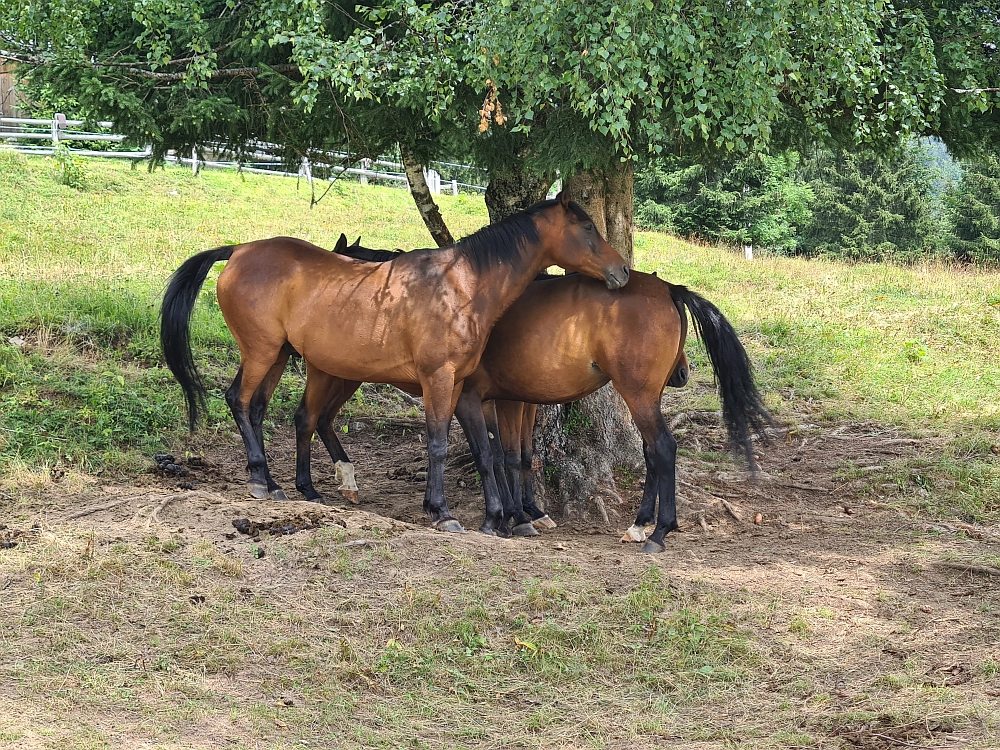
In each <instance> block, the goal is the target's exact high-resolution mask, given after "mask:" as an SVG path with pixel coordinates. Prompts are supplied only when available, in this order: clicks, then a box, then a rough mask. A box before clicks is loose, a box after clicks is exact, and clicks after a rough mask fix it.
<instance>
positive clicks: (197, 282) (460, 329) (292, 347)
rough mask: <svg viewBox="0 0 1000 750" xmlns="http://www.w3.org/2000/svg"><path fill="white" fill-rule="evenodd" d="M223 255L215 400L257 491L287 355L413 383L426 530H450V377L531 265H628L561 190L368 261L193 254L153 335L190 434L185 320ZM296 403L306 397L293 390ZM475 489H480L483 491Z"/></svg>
mask: <svg viewBox="0 0 1000 750" xmlns="http://www.w3.org/2000/svg"><path fill="white" fill-rule="evenodd" d="M218 261H228V263H227V265H226V267H225V268H224V269H223V271H222V273H221V274H220V275H219V279H218V281H217V283H216V292H217V296H218V301H219V308H220V309H221V310H222V315H223V317H224V318H225V321H226V325H227V326H228V327H229V330H230V332H231V333H232V334H233V337H234V338H235V339H236V343H237V344H238V346H239V349H240V367H239V371H238V372H237V373H236V378H235V379H234V380H233V383H232V385H231V386H230V388H229V390H227V391H226V401H227V402H228V404H229V407H230V409H231V411H232V414H233V418H234V419H235V421H236V424H237V426H238V427H239V430H240V435H241V436H242V438H243V443H244V446H245V448H246V453H247V468H248V470H249V473H250V478H249V481H248V488H249V491H250V494H251V495H252V496H253V497H255V498H258V499H261V498H265V497H268V496H270V497H271V498H272V499H276V500H280V499H287V498H286V496H285V494H284V492H283V491H282V490H281V488H280V487H279V486H278V484H277V483H276V482H275V481H274V479H273V478H272V477H271V473H270V471H269V469H268V466H267V459H266V457H265V454H264V441H263V417H264V413H265V411H266V409H267V404H268V402H269V400H270V398H271V395H272V393H273V392H274V389H275V387H276V386H277V383H278V381H279V379H280V378H281V374H282V373H283V372H284V369H285V365H286V363H287V361H288V358H289V356H291V354H292V353H295V352H297V353H298V354H300V355H301V356H302V358H303V359H304V360H305V362H306V377H307V382H308V381H309V380H314V381H316V380H319V379H321V378H322V377H323V376H326V377H330V376H335V377H337V378H340V379H343V380H344V381H346V382H361V381H365V382H375V383H397V382H398V383H416V384H418V385H419V387H420V390H421V392H422V393H423V396H424V410H425V413H426V423H427V451H428V472H427V486H426V489H425V492H424V510H425V511H426V512H427V513H428V515H429V516H430V519H431V525H432V526H433V527H434V528H437V529H440V530H444V531H453V532H464V529H463V528H462V526H461V524H460V523H459V522H458V521H457V520H456V519H455V518H454V517H453V516H452V514H451V511H450V510H449V509H448V505H447V502H446V499H445V492H444V459H445V455H446V452H447V447H448V444H447V441H448V424H449V422H450V421H451V417H452V414H453V412H454V409H455V405H456V403H457V401H458V398H459V395H460V394H461V392H462V383H463V381H464V379H465V378H466V377H467V376H468V375H470V374H471V373H472V372H473V371H474V370H475V368H476V366H477V365H478V363H479V358H480V356H482V352H483V348H484V347H485V345H486V340H487V338H488V336H489V333H490V331H491V330H492V328H493V325H494V324H495V323H496V321H497V320H498V319H499V317H500V316H501V315H502V314H503V313H504V312H505V311H506V310H507V308H508V307H509V306H510V305H511V303H513V301H514V300H515V299H517V298H518V297H519V296H520V295H521V293H522V292H523V291H524V289H525V287H527V286H528V284H529V283H530V282H531V280H532V279H533V278H534V277H535V275H536V274H538V272H539V271H541V270H542V269H544V268H546V267H548V266H550V265H559V266H562V267H563V268H565V269H567V270H571V271H578V272H580V273H582V274H586V275H588V276H593V277H594V278H596V279H600V280H602V281H603V282H604V284H605V285H606V286H607V287H608V289H618V288H620V287H623V286H624V285H625V284H626V283H627V282H628V279H629V269H628V266H627V265H626V264H625V263H624V261H623V260H622V258H621V256H620V255H618V253H617V252H616V251H615V250H614V248H612V247H611V245H609V244H608V243H607V241H606V240H605V239H604V238H603V237H602V236H601V235H600V233H599V232H598V231H597V230H596V229H595V227H594V224H593V221H591V219H590V217H589V216H587V214H586V212H585V211H584V210H583V209H582V208H580V207H579V206H578V205H577V204H575V203H572V202H570V201H569V200H568V197H567V196H566V194H565V192H563V193H560V194H559V196H558V197H557V198H556V199H554V200H548V201H542V202H540V203H537V204H535V205H534V206H532V207H530V208H528V209H527V210H525V211H520V212H518V213H516V214H514V215H512V216H511V217H509V218H508V219H506V220H504V221H502V222H500V223H499V224H495V225H491V226H486V227H484V228H483V229H480V230H479V231H478V232H476V233H475V234H472V235H470V236H469V237H466V238H465V239H463V240H461V241H460V242H458V243H456V244H455V245H453V246H451V247H448V248H444V249H441V250H433V251H416V252H412V253H406V254H404V255H401V256H400V257H398V258H397V259H395V260H393V261H392V262H389V263H381V264H375V263H368V262H364V261H360V260H356V259H353V258H349V257H346V256H343V255H339V254H337V253H331V252H328V251H326V250H324V249H323V248H320V247H317V246H315V245H312V244H310V243H308V242H305V241H303V240H299V239H294V238H290V237H276V238H273V239H267V240H258V241H255V242H248V243H245V244H241V245H235V246H228V247H220V248H216V249H214V250H207V251H205V252H202V253H199V254H198V255H195V256H194V257H192V258H189V259H188V260H186V261H185V262H184V263H183V264H182V265H181V266H180V268H178V269H177V271H176V272H174V274H173V276H172V277H171V279H170V283H169V284H168V286H167V291H166V293H165V294H164V298H163V304H162V307H161V323H160V342H161V345H162V347H163V353H164V358H165V360H166V363H167V366H168V367H169V368H170V371H171V372H172V373H173V374H174V377H176V378H177V381H178V382H179V383H180V385H181V388H182V389H183V391H184V395H185V398H186V400H187V406H188V416H189V419H190V423H191V428H192V429H194V426H195V423H196V422H197V418H198V413H199V409H200V408H201V409H203V408H204V401H205V394H206V390H205V386H204V383H203V382H202V380H201V377H200V376H199V374H198V371H197V369H196V368H195V365H194V361H193V357H192V354H191V345H190V318H191V312H192V310H193V308H194V305H195V302H196V300H197V298H198V293H199V290H200V289H201V286H202V284H203V283H204V281H205V278H206V277H207V275H208V272H209V270H210V269H211V267H212V265H213V264H214V263H216V262H218ZM303 399H304V401H308V399H309V388H308V386H307V388H306V394H305V395H304V397H303ZM487 485H488V486H487ZM484 489H485V490H486V503H487V518H486V522H485V523H484V528H483V530H484V531H486V532H487V533H490V532H493V530H494V529H495V528H497V527H498V526H499V525H500V523H501V522H502V518H503V505H502V502H503V501H502V499H501V497H500V496H499V490H498V489H497V488H496V483H495V479H494V478H493V477H492V472H491V473H490V475H489V476H487V477H484Z"/></svg>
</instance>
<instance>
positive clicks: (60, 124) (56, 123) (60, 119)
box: [52, 112, 66, 146]
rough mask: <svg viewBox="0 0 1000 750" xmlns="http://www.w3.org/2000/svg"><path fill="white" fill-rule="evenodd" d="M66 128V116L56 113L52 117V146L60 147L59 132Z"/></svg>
mask: <svg viewBox="0 0 1000 750" xmlns="http://www.w3.org/2000/svg"><path fill="white" fill-rule="evenodd" d="M65 127H66V115H64V114H63V113H62V112H56V113H55V114H54V115H52V145H53V146H58V145H59V131H60V130H61V129H63V128H65Z"/></svg>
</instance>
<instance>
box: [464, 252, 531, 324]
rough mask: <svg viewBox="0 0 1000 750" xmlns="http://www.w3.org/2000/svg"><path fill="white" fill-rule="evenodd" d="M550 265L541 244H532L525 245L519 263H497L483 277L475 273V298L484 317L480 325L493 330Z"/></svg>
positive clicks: (515, 261) (473, 295)
mask: <svg viewBox="0 0 1000 750" xmlns="http://www.w3.org/2000/svg"><path fill="white" fill-rule="evenodd" d="M549 265H551V263H550V261H549V253H548V252H547V251H546V250H545V248H544V247H543V246H542V244H541V243H533V244H526V245H525V247H524V249H523V250H522V253H521V257H520V258H518V259H517V260H514V261H512V262H510V263H498V264H496V265H494V266H493V267H492V268H490V269H489V270H488V271H487V272H486V273H482V274H477V273H476V272H475V270H473V274H474V277H475V279H476V281H475V287H476V288H475V291H474V292H473V294H472V298H473V299H474V300H475V301H476V302H477V307H478V308H479V310H480V315H481V316H483V318H484V320H482V321H481V322H482V323H483V324H485V325H486V326H488V327H489V328H492V327H493V324H494V323H496V321H497V320H499V318H500V316H501V315H503V314H504V313H505V312H506V311H507V308H509V307H510V306H511V305H512V304H514V301H515V300H516V299H517V298H518V297H520V296H521V294H523V293H524V290H525V289H527V288H528V285H529V284H530V283H531V282H532V281H534V280H535V276H537V275H538V274H539V273H540V272H541V271H543V270H545V269H546V268H547V267H548V266H549Z"/></svg>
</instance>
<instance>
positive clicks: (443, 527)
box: [434, 518, 465, 534]
mask: <svg viewBox="0 0 1000 750" xmlns="http://www.w3.org/2000/svg"><path fill="white" fill-rule="evenodd" d="M434 528H435V529H437V530H438V531H448V532H450V533H452V534H464V533H465V529H464V528H463V527H462V524H460V523H459V522H458V521H456V520H455V519H454V518H445V519H443V520H441V521H438V522H437V523H435V524H434Z"/></svg>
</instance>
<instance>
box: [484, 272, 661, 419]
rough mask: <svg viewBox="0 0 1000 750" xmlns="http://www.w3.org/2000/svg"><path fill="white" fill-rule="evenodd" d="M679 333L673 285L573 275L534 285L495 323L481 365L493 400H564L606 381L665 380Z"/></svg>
mask: <svg viewBox="0 0 1000 750" xmlns="http://www.w3.org/2000/svg"><path fill="white" fill-rule="evenodd" d="M679 334H680V316H679V314H678V311H677V308H676V306H675V305H674V302H673V299H672V298H671V295H670V287H669V285H668V284H667V283H665V282H663V281H662V280H660V279H658V278H656V277H655V276H652V275H650V274H645V273H641V272H633V273H632V274H631V279H630V281H629V283H628V285H627V286H625V287H624V288H622V289H618V290H613V291H612V290H609V289H607V287H606V286H605V285H604V284H601V283H600V282H597V281H595V280H593V279H590V278H587V277H585V276H582V275H579V274H573V275H567V276H564V277H556V278H553V279H547V280H543V281H536V282H534V283H532V284H531V286H529V287H528V290H527V291H526V292H525V293H524V294H523V295H522V296H521V297H520V298H519V299H518V301H517V302H516V303H515V304H514V305H513V306H512V307H511V308H510V310H508V311H507V313H506V314H505V315H504V316H503V317H502V318H501V319H500V320H499V321H498V322H497V324H496V326H495V327H494V329H493V332H492V334H491V335H490V340H489V343H488V344H487V347H486V351H485V353H484V355H483V359H482V362H481V364H480V367H481V368H482V369H484V371H485V373H484V374H485V375H486V376H488V380H489V382H490V389H491V390H492V392H493V393H494V394H495V395H496V396H497V397H500V398H510V399H513V400H517V399H518V398H519V397H520V400H524V401H533V402H536V403H545V402H561V401H565V400H569V399H573V398H578V397H581V396H583V395H586V394H587V393H590V392H593V391H594V390H596V389H597V388H599V387H600V386H602V385H604V384H605V383H607V382H608V380H609V379H611V380H616V382H617V381H618V380H619V379H626V378H627V379H629V380H633V379H636V378H638V379H640V380H641V379H642V378H644V377H646V376H651V377H652V379H653V380H660V374H661V373H660V370H663V371H664V373H663V379H662V382H665V381H666V378H667V377H669V373H670V371H672V366H673V363H674V361H675V360H676V357H677V356H678V350H679V348H680V346H681V343H680V335H679ZM541 372H544V373H545V377H544V378H539V377H536V375H535V373H541ZM662 382H661V385H662Z"/></svg>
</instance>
